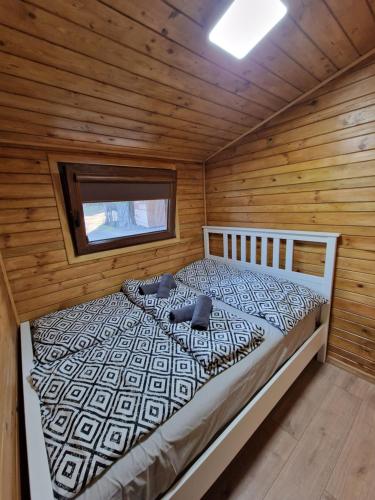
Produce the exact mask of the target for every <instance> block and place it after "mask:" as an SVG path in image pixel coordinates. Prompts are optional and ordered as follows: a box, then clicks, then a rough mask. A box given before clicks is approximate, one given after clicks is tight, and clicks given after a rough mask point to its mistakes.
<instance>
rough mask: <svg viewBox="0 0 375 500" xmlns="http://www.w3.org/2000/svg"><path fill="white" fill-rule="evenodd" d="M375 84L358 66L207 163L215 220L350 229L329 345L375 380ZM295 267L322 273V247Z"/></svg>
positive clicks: (300, 254)
mask: <svg viewBox="0 0 375 500" xmlns="http://www.w3.org/2000/svg"><path fill="white" fill-rule="evenodd" d="M348 22H349V20H348ZM374 82H375V64H374V63H370V64H367V65H364V66H363V67H361V68H359V69H355V70H352V71H351V72H350V73H348V74H346V75H345V76H343V77H341V78H339V79H337V80H336V81H334V82H331V83H330V84H329V85H327V86H326V87H324V88H322V89H320V90H319V92H318V93H317V94H316V95H313V96H312V97H311V98H310V99H309V100H307V101H305V102H303V103H301V104H300V105H297V106H295V107H293V108H292V109H291V110H290V111H288V112H286V113H284V114H282V115H280V116H279V117H277V118H276V119H275V120H274V121H272V122H270V124H269V125H268V126H267V127H264V128H262V129H260V130H258V131H257V132H255V133H254V134H252V135H250V136H248V138H247V139H246V140H243V141H242V142H241V143H238V144H237V145H235V146H234V147H232V148H230V149H227V150H225V151H223V152H222V153H221V154H220V155H218V156H217V157H215V158H214V159H213V160H212V161H211V162H209V163H208V165H207V168H206V199H207V217H208V224H212V225H224V226H232V225H233V226H242V225H244V226H251V227H267V228H275V229H276V228H280V229H296V230H308V231H314V230H319V231H334V232H340V233H341V234H342V236H341V238H340V240H339V245H338V251H337V270H336V280H335V287H334V298H333V311H332V325H331V332H330V337H329V350H328V352H329V356H331V357H332V358H335V360H337V361H339V362H342V363H345V365H346V366H347V367H348V366H349V367H350V368H352V369H354V370H359V371H360V372H362V373H365V374H367V375H369V376H372V377H374V376H375V252H374V250H375V107H374V104H375V85H374ZM218 251H220V248H218ZM295 266H296V269H297V270H300V271H309V272H313V273H314V274H319V272H321V270H322V266H323V255H322V252H321V250H320V251H319V249H317V248H311V247H310V248H309V247H307V246H305V248H301V246H299V247H298V249H296V251H295Z"/></svg>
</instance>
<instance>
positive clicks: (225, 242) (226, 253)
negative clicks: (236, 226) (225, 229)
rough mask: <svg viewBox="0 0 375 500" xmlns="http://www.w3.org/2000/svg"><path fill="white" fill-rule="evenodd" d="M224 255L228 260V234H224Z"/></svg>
mask: <svg viewBox="0 0 375 500" xmlns="http://www.w3.org/2000/svg"><path fill="white" fill-rule="evenodd" d="M223 255H224V259H227V258H228V233H223Z"/></svg>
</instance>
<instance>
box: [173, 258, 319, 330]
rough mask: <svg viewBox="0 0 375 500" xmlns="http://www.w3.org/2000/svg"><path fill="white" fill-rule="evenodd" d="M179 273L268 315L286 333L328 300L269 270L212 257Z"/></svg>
mask: <svg viewBox="0 0 375 500" xmlns="http://www.w3.org/2000/svg"><path fill="white" fill-rule="evenodd" d="M223 266H224V267H223ZM218 269H220V270H221V271H220V273H219V272H217V270H218ZM223 269H224V271H225V272H226V273H227V275H226V277H224V276H223V275H224V272H223ZM207 274H208V276H207ZM176 277H177V278H178V279H179V280H180V281H182V282H183V283H185V284H188V285H190V286H194V287H195V288H197V289H198V290H201V291H202V292H203V293H205V294H207V295H209V296H211V297H214V298H216V299H219V300H221V301H223V302H225V303H226V304H228V305H231V306H233V307H235V308H236V309H239V310H240V311H243V312H246V313H248V314H251V315H253V316H257V317H259V318H262V319H265V320H266V321H268V322H269V323H270V324H271V325H273V326H275V327H276V328H278V329H279V330H280V331H281V332H282V333H283V334H284V335H287V334H288V333H289V332H290V331H291V330H292V329H293V328H294V327H295V326H296V324H297V323H298V321H300V320H302V319H303V318H304V317H305V316H306V315H307V314H309V313H310V312H311V311H312V310H313V309H315V308H317V307H319V306H321V305H322V304H325V303H326V302H327V300H326V299H325V298H324V297H322V296H321V295H319V294H318V293H316V292H314V291H313V290H311V289H310V288H307V287H305V286H303V285H299V284H297V283H293V282H292V281H289V280H286V279H283V278H279V277H275V276H272V275H270V274H266V273H257V272H252V271H246V270H240V269H235V268H234V267H232V266H230V265H227V264H223V263H220V262H216V261H215V260H213V259H203V260H200V261H197V262H193V263H192V264H190V265H189V266H186V267H185V268H184V269H182V270H181V271H179V272H178V273H177V274H176ZM208 283H209V285H208Z"/></svg>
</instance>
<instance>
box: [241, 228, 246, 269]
mask: <svg viewBox="0 0 375 500" xmlns="http://www.w3.org/2000/svg"><path fill="white" fill-rule="evenodd" d="M241 262H246V236H245V235H244V234H241Z"/></svg>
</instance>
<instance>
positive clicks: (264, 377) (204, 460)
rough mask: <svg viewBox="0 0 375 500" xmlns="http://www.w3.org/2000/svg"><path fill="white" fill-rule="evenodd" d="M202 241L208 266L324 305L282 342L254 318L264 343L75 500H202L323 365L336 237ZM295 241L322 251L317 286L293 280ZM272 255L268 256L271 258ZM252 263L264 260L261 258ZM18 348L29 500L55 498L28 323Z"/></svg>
mask: <svg viewBox="0 0 375 500" xmlns="http://www.w3.org/2000/svg"><path fill="white" fill-rule="evenodd" d="M203 231H204V243H205V257H206V258H207V259H214V260H215V261H217V262H222V263H230V264H231V265H232V266H234V269H239V270H245V269H246V270H252V271H254V270H256V271H266V272H267V273H270V274H272V275H274V276H277V277H281V278H284V277H285V278H287V279H290V280H292V281H294V282H295V283H298V284H301V285H305V286H308V287H309V288H311V289H312V290H314V291H316V292H318V293H319V294H321V295H323V296H324V297H325V298H326V299H327V301H328V303H327V304H325V305H323V306H322V307H321V308H316V309H314V310H313V311H311V313H309V314H308V315H307V316H306V317H305V318H304V319H303V320H302V321H300V322H298V324H297V325H296V326H295V327H294V328H293V329H292V330H291V331H290V332H289V334H288V335H286V336H284V335H281V334H280V331H279V330H278V329H277V328H275V327H274V326H272V325H270V323H269V322H268V321H266V320H264V319H261V318H259V317H256V318H254V317H251V316H250V317H251V319H252V320H254V321H256V322H257V323H258V324H260V325H261V326H263V328H264V330H265V339H266V341H265V342H263V343H262V344H261V345H260V346H259V347H258V348H257V349H256V350H255V351H254V352H252V353H251V354H250V355H248V356H246V357H244V358H243V359H242V360H241V361H238V362H237V363H236V364H235V365H234V366H232V367H231V368H229V369H228V370H226V371H225V372H223V373H220V374H219V375H217V376H216V377H214V378H212V379H211V380H209V382H207V383H206V384H205V385H204V386H203V387H202V388H201V389H200V390H199V391H198V392H197V393H196V394H195V396H194V398H193V399H192V400H191V401H190V402H188V403H187V404H186V405H185V406H183V407H182V408H181V409H180V410H179V411H178V412H177V413H175V414H174V415H173V417H171V418H170V419H169V420H167V421H166V422H164V423H163V424H162V425H161V426H160V427H158V428H157V429H156V430H155V431H154V432H153V433H152V434H151V435H150V436H149V437H147V439H145V440H144V441H142V442H140V443H139V444H137V445H136V446H135V447H133V448H132V449H131V450H130V451H129V452H128V453H127V454H126V455H124V456H123V457H122V458H120V459H119V460H117V462H115V463H114V465H112V466H111V467H110V468H109V469H108V470H107V471H106V472H105V473H104V474H103V475H102V476H101V477H100V478H99V479H97V480H94V481H93V482H92V483H91V484H90V485H89V486H88V487H87V488H86V489H85V490H84V491H83V492H82V493H80V494H79V495H78V496H77V497H76V498H80V499H82V500H83V499H89V498H90V500H91V499H94V500H96V499H98V500H99V499H103V498H111V499H120V498H140V497H142V498H155V497H157V496H163V498H200V497H201V496H202V495H203V494H204V492H205V491H206V490H207V489H208V488H209V486H210V485H211V484H212V483H213V482H214V481H215V479H216V478H217V477H218V476H219V475H220V473H221V472H222V471H223V470H224V468H225V467H226V466H227V465H228V464H229V462H230V461H231V460H232V459H233V458H234V456H235V455H236V454H237V452H238V451H239V450H240V449H241V447H242V445H244V444H245V442H246V441H247V439H248V438H249V437H250V436H251V434H252V433H253V432H254V431H255V430H256V428H257V427H258V426H259V425H260V423H261V422H262V421H263V419H264V418H265V417H266V416H267V414H268V413H269V412H270V410H271V409H272V408H273V407H274V405H275V404H276V403H277V401H278V400H279V399H280V398H281V396H282V395H283V394H284V393H285V392H286V390H287V389H288V388H289V387H290V385H291V384H292V383H293V381H294V380H295V379H296V378H297V376H298V375H299V373H300V372H301V371H302V370H303V369H304V367H305V366H306V365H307V364H308V362H309V361H310V360H311V359H312V357H313V356H314V355H316V354H318V358H319V359H320V361H324V360H325V352H326V344H327V333H328V325H329V311H330V299H331V293H332V282H333V273H334V263H335V250H336V240H337V237H338V236H339V235H337V234H332V233H312V232H297V231H292V232H287V231H269V230H259V229H247V228H246V229H244V228H223V227H204V228H203ZM211 235H216V237H219V238H221V239H222V248H223V255H222V256H221V257H218V256H213V255H212V254H211V251H210V236H211ZM257 239H258V242H260V248H259V249H257ZM229 240H231V245H230V247H229ZM282 241H285V246H286V252H285V268H281V266H280V242H282ZM295 241H308V242H313V243H319V244H323V245H325V265H324V275H323V276H321V277H318V276H312V275H307V274H302V273H297V272H295V271H293V244H294V242H295ZM270 248H271V255H270V256H268V255H267V253H268V252H269V251H270ZM257 253H258V254H259V253H260V255H258V257H257ZM269 257H271V258H269ZM193 288H194V287H193ZM214 302H215V300H214ZM218 303H220V307H222V308H224V309H225V310H227V311H228V312H234V313H235V314H237V315H240V316H242V317H243V318H247V319H249V314H248V313H247V312H244V311H239V310H238V309H237V308H234V307H233V306H231V305H228V304H224V303H223V302H222V301H218ZM21 341H22V365H23V389H24V405H25V420H26V438H27V449H28V464H29V477H30V490H31V497H32V499H33V500H34V499H35V500H36V499H41V498H43V499H46V500H51V499H52V498H53V492H52V486H51V480H50V475H49V466H48V459H47V455H46V451H45V446H44V437H43V431H42V426H41V419H40V409H39V400H38V397H37V395H36V393H35V392H34V390H33V389H32V388H31V387H30V385H29V383H28V379H27V377H28V374H29V371H30V369H31V368H32V362H33V361H32V360H33V350H32V343H31V332H30V325H29V323H23V324H22V325H21ZM265 360H266V361H267V362H266V363H265ZM223 401H225V402H226V404H225V405H223V404H222V402H223Z"/></svg>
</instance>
